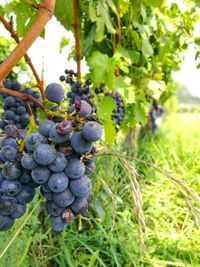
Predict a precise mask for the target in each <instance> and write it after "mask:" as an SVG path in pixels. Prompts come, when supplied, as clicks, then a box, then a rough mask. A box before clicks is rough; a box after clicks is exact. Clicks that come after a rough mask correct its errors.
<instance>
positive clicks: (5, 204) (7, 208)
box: [0, 196, 17, 215]
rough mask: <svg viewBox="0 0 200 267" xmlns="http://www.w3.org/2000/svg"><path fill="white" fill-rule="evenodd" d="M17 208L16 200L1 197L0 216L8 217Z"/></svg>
mask: <svg viewBox="0 0 200 267" xmlns="http://www.w3.org/2000/svg"><path fill="white" fill-rule="evenodd" d="M16 208H17V200H16V198H15V197H9V196H1V197H0V214H2V215H10V214H11V213H13V212H14V211H15V210H16Z"/></svg>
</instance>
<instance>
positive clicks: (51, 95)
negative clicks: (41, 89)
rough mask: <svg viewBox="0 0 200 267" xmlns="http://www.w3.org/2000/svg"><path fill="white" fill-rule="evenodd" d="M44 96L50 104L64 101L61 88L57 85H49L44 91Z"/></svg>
mask: <svg viewBox="0 0 200 267" xmlns="http://www.w3.org/2000/svg"><path fill="white" fill-rule="evenodd" d="M45 94H46V97H47V99H48V100H49V101H51V102H56V103H59V102H61V101H62V100H63V99H64V90H63V87H62V86H61V85H59V84H57V83H51V84H49V85H48V86H47V87H46V89H45Z"/></svg>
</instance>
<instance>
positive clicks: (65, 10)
mask: <svg viewBox="0 0 200 267" xmlns="http://www.w3.org/2000/svg"><path fill="white" fill-rule="evenodd" d="M73 10H74V8H73V1H71V0H59V1H56V5H55V10H54V15H55V17H56V18H57V20H58V21H59V22H60V23H61V24H62V25H63V26H64V27H65V28H66V29H68V30H72V29H73V13H74V12H73Z"/></svg>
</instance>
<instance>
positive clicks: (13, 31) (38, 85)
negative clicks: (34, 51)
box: [0, 15, 46, 100]
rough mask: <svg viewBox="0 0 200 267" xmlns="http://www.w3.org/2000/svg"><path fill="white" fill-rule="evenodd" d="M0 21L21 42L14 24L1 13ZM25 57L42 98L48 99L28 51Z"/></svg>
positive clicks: (17, 41)
mask: <svg viewBox="0 0 200 267" xmlns="http://www.w3.org/2000/svg"><path fill="white" fill-rule="evenodd" d="M0 21H1V22H2V24H3V25H4V28H5V29H6V30H7V31H9V33H10V35H11V37H12V38H13V39H14V40H15V42H16V43H17V44H19V43H20V39H19V36H18V35H17V33H16V32H15V30H14V28H13V24H12V23H11V21H10V22H8V21H7V20H6V19H5V18H4V17H3V16H1V15H0ZM24 58H25V61H26V63H27V64H28V65H29V67H30V69H31V71H32V73H33V75H34V77H35V79H36V82H37V87H38V88H39V89H40V93H41V96H42V99H43V100H45V99H46V96H45V93H44V88H43V81H42V80H41V79H40V77H39V75H38V73H37V71H36V69H35V67H34V65H33V63H32V61H31V59H30V57H29V56H28V54H27V53H26V54H25V55H24Z"/></svg>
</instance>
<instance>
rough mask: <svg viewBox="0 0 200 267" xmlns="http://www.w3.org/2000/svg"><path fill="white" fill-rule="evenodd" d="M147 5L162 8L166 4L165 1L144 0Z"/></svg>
mask: <svg viewBox="0 0 200 267" xmlns="http://www.w3.org/2000/svg"><path fill="white" fill-rule="evenodd" d="M143 1H144V2H145V4H147V5H148V6H152V7H159V8H160V7H162V6H163V5H164V3H165V0H143Z"/></svg>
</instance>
